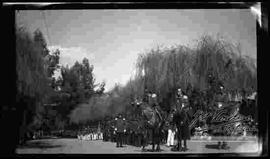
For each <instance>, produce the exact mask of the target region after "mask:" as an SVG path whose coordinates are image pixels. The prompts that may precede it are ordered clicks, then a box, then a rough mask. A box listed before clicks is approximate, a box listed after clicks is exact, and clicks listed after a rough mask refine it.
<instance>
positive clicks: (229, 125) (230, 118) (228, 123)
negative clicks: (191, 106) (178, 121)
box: [189, 109, 251, 131]
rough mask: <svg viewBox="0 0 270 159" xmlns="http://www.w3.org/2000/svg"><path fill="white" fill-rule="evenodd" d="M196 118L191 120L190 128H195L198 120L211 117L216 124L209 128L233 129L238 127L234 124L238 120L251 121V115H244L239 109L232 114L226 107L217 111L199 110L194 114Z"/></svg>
mask: <svg viewBox="0 0 270 159" xmlns="http://www.w3.org/2000/svg"><path fill="white" fill-rule="evenodd" d="M193 117H194V119H193V120H192V121H191V123H190V125H189V128H190V129H191V128H193V127H194V126H195V124H196V123H197V122H198V121H200V120H201V121H203V120H207V119H209V118H210V119H211V120H210V122H211V123H216V124H215V125H214V126H212V127H210V128H208V129H220V128H221V127H223V129H225V130H228V131H232V130H231V129H238V128H237V127H236V126H234V124H235V123H237V122H243V121H249V120H250V119H251V116H243V115H241V114H239V113H238V111H234V112H233V113H231V114H229V115H228V114H227V111H226V110H225V109H220V110H216V111H215V112H203V111H201V110H199V111H197V112H196V113H195V114H194V115H193Z"/></svg>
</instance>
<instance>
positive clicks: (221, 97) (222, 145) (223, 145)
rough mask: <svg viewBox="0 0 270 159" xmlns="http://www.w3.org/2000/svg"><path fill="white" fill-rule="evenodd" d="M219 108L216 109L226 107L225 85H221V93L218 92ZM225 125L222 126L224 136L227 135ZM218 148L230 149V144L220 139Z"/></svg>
mask: <svg viewBox="0 0 270 159" xmlns="http://www.w3.org/2000/svg"><path fill="white" fill-rule="evenodd" d="M216 97H217V99H216V100H217V108H216V110H221V109H223V108H224V104H223V103H224V102H226V96H225V94H224V87H223V86H220V94H218V95H217V96H216ZM224 128H225V127H224V126H223V127H222V128H221V130H223V131H222V132H220V134H221V135H222V136H225V135H226V134H225V131H224ZM218 148H219V149H229V146H228V144H227V142H226V141H225V140H224V139H222V141H221V140H220V141H218Z"/></svg>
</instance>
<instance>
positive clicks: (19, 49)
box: [16, 27, 51, 136]
mask: <svg viewBox="0 0 270 159" xmlns="http://www.w3.org/2000/svg"><path fill="white" fill-rule="evenodd" d="M47 55H48V50H47V48H46V42H45V40H44V38H43V35H42V33H41V32H39V31H36V32H35V33H34V37H32V36H31V34H30V33H29V32H28V31H27V30H26V29H25V28H18V27H16V63H17V65H16V73H17V98H16V102H17V104H18V107H19V110H21V112H22V114H21V115H22V120H20V121H21V122H22V123H21V125H22V129H21V136H24V134H25V133H26V131H25V130H27V128H28V127H29V125H30V124H31V123H32V122H33V119H34V117H35V115H36V113H37V112H39V111H40V110H42V109H40V108H41V105H42V103H43V102H44V101H45V100H46V99H47V97H48V94H49V92H50V91H51V89H50V87H49V83H50V81H49V79H48V78H47V70H46V66H47V65H46V62H45V59H44V57H46V56H47Z"/></svg>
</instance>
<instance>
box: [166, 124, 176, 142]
mask: <svg viewBox="0 0 270 159" xmlns="http://www.w3.org/2000/svg"><path fill="white" fill-rule="evenodd" d="M174 135H175V131H174V126H173V125H172V124H170V126H169V130H168V138H167V146H168V147H170V146H174Z"/></svg>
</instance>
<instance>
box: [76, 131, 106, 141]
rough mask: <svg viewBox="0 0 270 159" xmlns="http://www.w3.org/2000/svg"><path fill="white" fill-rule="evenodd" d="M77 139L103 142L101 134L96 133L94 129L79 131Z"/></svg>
mask: <svg viewBox="0 0 270 159" xmlns="http://www.w3.org/2000/svg"><path fill="white" fill-rule="evenodd" d="M77 138H78V139H79V140H103V133H102V132H98V131H97V130H96V129H86V130H84V131H79V133H78V135H77Z"/></svg>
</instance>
